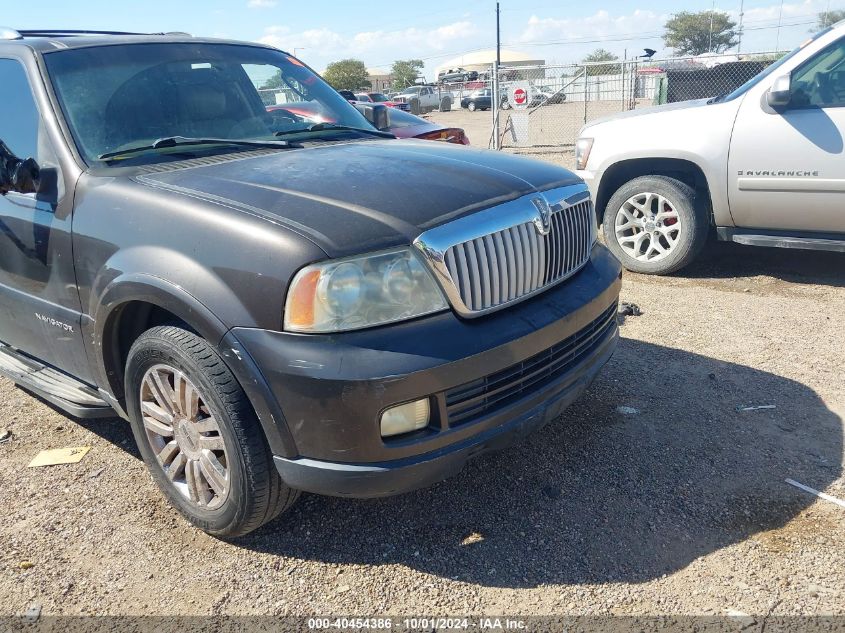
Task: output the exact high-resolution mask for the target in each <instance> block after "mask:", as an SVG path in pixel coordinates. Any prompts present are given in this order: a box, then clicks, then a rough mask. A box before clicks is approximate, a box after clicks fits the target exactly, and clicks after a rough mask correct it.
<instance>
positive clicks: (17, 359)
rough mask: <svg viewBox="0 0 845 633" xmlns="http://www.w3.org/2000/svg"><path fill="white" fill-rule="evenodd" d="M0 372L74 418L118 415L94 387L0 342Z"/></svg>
mask: <svg viewBox="0 0 845 633" xmlns="http://www.w3.org/2000/svg"><path fill="white" fill-rule="evenodd" d="M0 375H2V376H5V377H6V378H9V379H10V380H13V381H14V382H15V384H17V385H18V386H19V387H22V388H23V389H26V390H27V391H31V392H32V393H34V394H36V395H38V396H40V397H42V398H44V400H46V401H47V402H50V403H52V404H54V405H55V406H57V407H58V408H60V409H62V410H63V411H66V412H67V413H69V414H71V415H72V416H75V417H77V418H83V419H84V418H113V417H115V416H116V415H117V414H116V413H115V412H114V409H112V408H111V407H110V406H109V404H108V403H107V402H106V401H105V400H103V399H102V398H100V396H99V394H98V393H97V390H96V389H94V388H93V387H89V386H88V385H86V384H85V383H83V382H80V381H78V380H76V379H75V378H72V377H71V376H68V375H67V374H65V373H63V372H61V371H59V370H57V369H53V368H52V367H48V366H46V365H43V364H42V363H39V362H38V361H37V360H35V359H34V358H32V357H30V356H26V355H25V354H22V353H21V352H19V351H17V350H15V349H13V348H11V347H9V346H8V345H4V344H3V343H0Z"/></svg>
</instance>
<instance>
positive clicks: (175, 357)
mask: <svg viewBox="0 0 845 633" xmlns="http://www.w3.org/2000/svg"><path fill="white" fill-rule="evenodd" d="M125 389H126V394H127V396H126V404H127V411H128V413H129V419H130V423H131V425H132V432H133V434H134V436H135V441H136V442H137V444H138V449H139V450H140V452H141V456H142V457H143V459H144V462H145V463H146V465H147V468H148V469H149V470H150V473H151V474H152V476H153V479H154V480H155V482H156V483H157V484H158V486H159V488H160V489H161V491H162V492H163V493H164V495H165V496H166V497H167V499H168V500H169V501H170V503H171V505H173V506H174V507H175V508H176V509H177V510H178V511H179V512H180V513H181V514H182V515H183V516H184V517H185V518H186V519H187V520H188V521H189V522H190V523H192V524H193V525H195V526H196V527H198V528H200V529H201V530H204V531H205V532H208V533H209V534H211V535H213V536H216V537H220V538H236V537H239V536H243V535H244V534H247V533H248V532H251V531H253V530H255V529H256V528H258V527H260V526H261V525H264V524H265V523H267V522H268V521H271V520H272V519H274V518H275V517H276V516H278V515H279V514H281V513H282V512H283V511H285V510H287V509H288V508H289V507H290V506H292V505H293V504H294V502H295V501H296V500H297V498H298V497H299V491H297V490H293V489H292V488H289V487H288V486H286V485H285V484H284V483H283V482H282V480H281V478H280V477H279V474H278V473H277V472H276V469H275V467H274V465H273V457H272V455H271V454H270V450H269V448H268V446H267V444H266V442H265V440H264V434H263V431H262V429H261V425H260V424H259V422H258V419H257V418H256V416H255V412H254V411H253V409H252V406H251V405H250V403H249V400H248V399H247V397H246V394H244V392H243V389H242V388H241V386H240V384H239V383H238V382H237V380H236V379H235V377H234V376H233V375H232V373H231V372H230V371H229V368H228V367H227V366H226V365H225V363H224V362H223V360H222V359H221V358H220V356H219V355H218V354H217V352H216V351H215V349H214V348H213V347H212V346H211V345H210V344H209V343H208V342H206V341H205V340H204V339H202V338H200V337H199V336H197V335H196V334H193V333H191V332H188V331H187V330H184V329H182V328H180V327H176V326H170V325H166V326H160V327H154V328H152V329H150V330H147V331H146V332H144V333H143V334H142V335H141V336H140V337H138V339H137V340H136V341H135V343H133V345H132V347H131V349H130V350H129V357H128V359H127V363H126V375H125ZM176 393H181V394H191V396H193V397H187V396H186V397H182V398H178V397H176V395H175V394H176ZM186 398H187V399H186ZM142 400H143V405H142ZM177 401H178V402H177ZM168 402H169V406H168ZM188 403H190V404H188ZM142 406H143V407H144V411H145V412H146V413H148V414H149V413H150V412H152V413H153V414H154V415H146V416H142V414H141V411H142ZM185 410H188V411H189V414H188V415H187V416H186V415H185V414H184V411H185ZM191 410H193V412H192V413H191ZM145 419H146V421H145ZM168 419H169V421H170V424H169V425H168V424H167V420H168ZM174 419H175V421H174ZM211 427H216V428H211ZM159 455H160V456H162V461H161V462H160V461H159V457H157V456H159ZM164 464H166V465H164ZM209 464H211V466H209ZM220 468H222V469H223V470H222V471H221V470H220ZM209 472H211V473H212V474H211V475H208V474H206V473H209ZM224 472H225V477H224V475H223V473H224ZM171 478H172V479H173V481H171ZM183 479H184V481H182V480H183Z"/></svg>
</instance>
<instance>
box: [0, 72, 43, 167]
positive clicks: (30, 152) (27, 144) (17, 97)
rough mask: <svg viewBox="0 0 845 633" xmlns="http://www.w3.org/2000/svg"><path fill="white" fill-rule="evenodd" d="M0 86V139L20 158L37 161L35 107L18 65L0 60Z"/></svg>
mask: <svg viewBox="0 0 845 633" xmlns="http://www.w3.org/2000/svg"><path fill="white" fill-rule="evenodd" d="M0 86H3V96H2V98H0V140H2V141H3V142H4V143H5V144H6V145H7V146H8V148H9V149H10V150H11V151H12V152H13V153H14V154H15V155H16V156H18V157H20V158H29V157H33V158H37V156H38V108H37V107H36V105H35V99H34V98H33V96H32V89H31V88H30V87H29V81H28V80H27V78H26V71H25V70H24V68H23V66H22V65H21V63H20V62H18V61H17V60H14V59H0Z"/></svg>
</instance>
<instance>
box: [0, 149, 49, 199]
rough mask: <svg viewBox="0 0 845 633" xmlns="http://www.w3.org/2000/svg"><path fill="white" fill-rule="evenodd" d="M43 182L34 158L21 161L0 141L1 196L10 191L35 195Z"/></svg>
mask: <svg viewBox="0 0 845 633" xmlns="http://www.w3.org/2000/svg"><path fill="white" fill-rule="evenodd" d="M40 181H41V169H40V168H39V167H38V163H36V162H35V159H34V158H25V159H23V160H22V159H20V158H18V157H17V156H15V155H14V154H13V153H12V151H11V150H10V149H9V148H8V146H7V145H6V144H5V143H4V142H3V141H0V195H4V196H5V195H6V194H7V193H9V192H10V191H16V192H17V193H35V192H37V191H38V186H39V184H40Z"/></svg>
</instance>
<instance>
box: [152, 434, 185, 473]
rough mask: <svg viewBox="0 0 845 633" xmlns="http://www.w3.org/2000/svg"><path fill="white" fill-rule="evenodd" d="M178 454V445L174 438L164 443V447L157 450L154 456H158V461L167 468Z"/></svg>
mask: <svg viewBox="0 0 845 633" xmlns="http://www.w3.org/2000/svg"><path fill="white" fill-rule="evenodd" d="M177 455H179V445H178V444H177V443H176V440H172V441H170V442H168V443H167V444H165V445H164V448H162V449H161V451H159V453H158V455H156V457H157V458H158V463H159V464H161V465H162V467H164V468H168V467H169V466H170V465H171V464H172V463H173V460H174V459H175V458H176V456H177Z"/></svg>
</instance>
